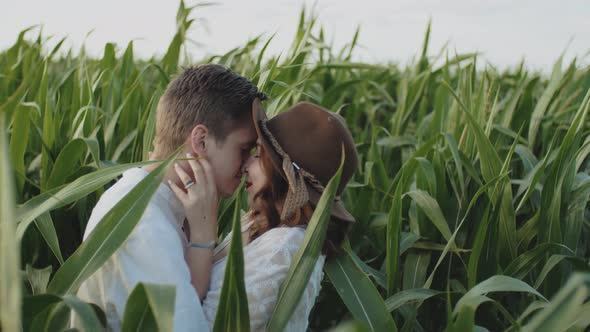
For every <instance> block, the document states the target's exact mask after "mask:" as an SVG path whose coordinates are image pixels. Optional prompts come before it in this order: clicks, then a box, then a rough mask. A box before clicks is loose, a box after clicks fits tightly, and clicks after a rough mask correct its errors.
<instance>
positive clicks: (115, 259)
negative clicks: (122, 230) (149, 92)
mask: <svg viewBox="0 0 590 332" xmlns="http://www.w3.org/2000/svg"><path fill="white" fill-rule="evenodd" d="M265 98H266V96H265V95H264V94H263V93H261V92H260V91H258V89H257V87H256V86H254V85H253V84H252V83H251V82H250V81H248V80H247V79H246V78H244V77H241V76H239V75H238V74H236V73H235V72H233V71H231V70H229V69H227V68H225V67H222V66H219V65H200V66H196V67H191V68H188V69H185V70H184V71H183V72H182V73H181V74H180V75H179V76H178V77H176V78H175V79H174V80H173V81H171V82H170V84H169V86H168V87H167V89H166V91H165V92H164V95H163V96H162V97H161V98H160V102H159V104H158V109H157V123H156V138H155V141H154V151H153V153H152V154H151V158H152V159H164V158H166V157H168V156H169V155H170V154H171V153H173V152H174V151H177V150H178V148H179V147H181V146H182V147H183V148H182V157H186V158H185V159H183V161H178V162H177V163H176V164H174V166H173V167H171V169H169V170H168V171H167V173H166V175H165V177H164V181H163V182H162V184H161V185H160V186H159V188H158V190H157V192H156V194H155V195H154V197H153V198H152V200H151V201H150V203H149V205H148V206H147V208H146V210H145V212H144V214H143V216H142V218H141V220H140V221H139V223H138V225H137V226H136V228H135V229H134V230H133V232H132V233H131V235H130V236H129V238H128V239H127V240H126V242H125V243H124V244H123V245H122V246H121V247H120V248H119V249H118V250H117V251H116V252H115V253H114V254H113V255H112V256H111V257H110V258H109V260H108V261H107V262H106V263H105V264H104V265H103V266H102V267H101V268H100V269H99V270H98V271H96V272H95V273H94V274H93V275H92V276H90V277H89V278H88V279H87V280H86V281H85V282H84V283H83V284H82V286H81V287H80V289H79V291H78V296H79V297H80V298H81V299H82V300H85V301H87V302H92V303H95V304H97V305H98V306H100V307H101V308H102V309H103V310H104V311H105V313H106V316H107V323H108V327H109V329H111V330H114V331H118V330H120V329H121V321H122V317H123V313H124V309H125V304H126V302H127V298H128V297H129V294H130V293H131V291H132V290H133V288H134V287H135V286H136V285H137V283H139V282H145V283H156V284H169V285H174V286H176V300H175V310H174V320H173V324H174V331H209V330H211V328H212V326H213V322H214V320H215V315H216V312H217V307H218V305H219V298H220V295H221V288H222V282H223V275H224V271H225V266H226V263H227V257H226V255H227V250H228V247H229V239H230V237H229V236H227V237H226V238H225V239H224V240H223V241H221V242H220V243H217V242H216V238H217V217H218V216H217V210H218V203H219V200H220V199H221V198H225V197H229V196H230V195H232V194H233V192H234V191H235V190H236V188H237V187H238V186H239V184H240V182H241V179H242V177H246V191H247V194H248V207H249V211H248V213H247V214H245V215H244V217H243V218H242V220H241V226H242V228H241V230H232V231H234V232H235V231H241V234H242V239H243V245H244V276H245V286H246V293H247V297H248V308H249V313H250V324H251V330H252V331H260V330H264V328H265V326H266V324H267V323H268V320H269V319H270V317H271V314H272V313H273V310H274V306H275V305H276V302H277V297H278V294H279V287H280V286H281V284H282V282H283V280H284V279H285V277H286V275H287V272H288V270H289V267H290V264H291V261H292V259H293V257H294V255H295V253H296V252H297V250H298V249H299V247H300V246H301V244H302V241H303V237H304V232H305V228H306V225H307V223H308V222H309V221H310V218H311V215H312V214H313V211H314V208H315V205H316V204H317V202H318V200H319V198H320V196H321V194H322V191H323V189H324V187H325V186H326V185H327V183H328V181H329V180H330V179H331V178H332V176H333V175H334V174H335V173H336V171H337V169H338V166H339V164H340V160H341V153H342V145H344V149H345V157H346V159H345V162H344V168H343V173H342V177H341V183H340V186H339V188H338V190H337V193H336V194H337V195H340V194H341V193H342V191H343V189H344V187H345V186H346V183H347V182H348V180H350V178H351V177H352V175H353V173H354V172H355V170H356V168H357V163H358V160H357V153H356V149H355V146H354V141H353V139H352V137H351V135H350V132H349V130H348V129H347V128H346V124H345V122H344V120H343V119H342V118H341V117H340V116H339V115H337V114H335V113H332V112H329V111H327V110H325V109H323V108H321V107H319V106H317V105H314V104H311V103H299V104H296V105H295V106H293V107H291V108H290V109H288V110H285V111H283V112H281V113H279V115H277V116H275V117H274V118H272V119H267V117H266V114H265V112H264V109H263V107H262V103H261V102H262V101H263V100H264V99H265ZM154 169H155V167H154V166H148V167H144V168H135V169H131V170H128V171H127V172H125V173H124V174H123V176H122V178H121V179H120V180H119V181H118V182H117V183H115V184H114V185H113V186H112V187H111V188H109V189H108V190H107V191H106V192H105V193H104V194H103V195H102V197H101V198H100V200H99V201H98V203H97V205H96V206H95V208H94V210H93V211H92V215H91V217H90V220H89V221H88V225H87V228H86V231H85V234H84V239H86V238H87V237H88V235H89V234H90V233H91V232H92V230H93V229H94V228H95V227H96V226H97V223H98V222H99V221H100V220H101V219H102V217H103V216H104V215H105V214H106V213H107V212H108V211H109V210H110V209H111V208H112V207H113V206H114V205H115V204H116V203H117V202H118V201H119V200H120V199H122V198H123V197H124V196H125V195H126V194H127V193H128V192H129V191H130V190H131V189H132V188H133V187H134V186H135V185H136V184H137V183H139V182H140V181H141V180H142V179H143V178H144V177H146V176H147V175H148V174H149V172H150V171H153V170H154ZM353 222H354V218H353V217H352V216H351V215H350V213H348V212H347V211H346V209H345V207H344V205H343V204H342V202H341V201H340V200H338V199H337V200H335V202H334V205H333V208H332V217H331V220H330V221H329V225H328V233H327V235H326V239H325V241H324V243H323V247H322V255H320V257H319V258H318V261H317V262H316V264H315V267H314V270H313V272H312V274H311V278H310V280H309V282H308V284H307V286H306V289H305V291H304V292H303V295H302V297H301V299H300V301H299V303H298V305H297V307H296V309H295V312H294V313H293V315H292V317H291V319H290V320H289V322H288V324H287V326H286V330H288V331H305V330H306V329H307V325H308V318H309V314H310V312H311V309H312V307H313V305H314V303H315V300H316V297H317V296H318V294H319V291H320V283H321V280H322V278H323V272H322V269H323V265H324V261H325V260H326V259H330V257H331V256H332V255H334V254H335V253H337V252H338V250H339V248H340V246H341V244H342V241H343V240H344V237H345V236H346V234H347V232H348V230H349V229H350V226H351V225H352V223H353ZM73 323H74V325H76V322H75V318H74V322H73Z"/></svg>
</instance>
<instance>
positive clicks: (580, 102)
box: [0, 2, 590, 331]
mask: <svg viewBox="0 0 590 332" xmlns="http://www.w3.org/2000/svg"><path fill="white" fill-rule="evenodd" d="M193 10H195V8H194V7H192V8H189V7H186V6H185V5H184V3H182V2H181V4H180V7H179V10H178V14H177V17H176V24H177V32H176V34H175V36H174V37H173V39H172V42H171V43H170V45H169V47H168V49H167V51H166V53H165V55H164V56H163V57H161V58H151V59H149V60H142V59H138V58H136V57H135V56H134V47H133V42H130V43H129V44H128V45H127V46H126V47H125V48H124V49H121V50H119V49H118V48H117V46H116V45H113V44H106V45H105V47H104V54H103V56H102V57H101V58H98V59H95V58H91V57H89V56H87V55H86V54H85V52H84V50H83V49H82V50H81V51H80V52H78V53H77V54H76V55H74V51H73V50H69V51H67V52H65V51H63V50H61V47H62V45H63V41H62V42H60V43H58V44H57V45H56V46H55V47H54V48H53V49H47V47H46V43H47V41H46V38H45V37H44V36H42V35H41V34H40V33H39V34H38V36H37V37H36V38H33V39H31V38H28V37H30V36H31V35H32V34H33V32H32V31H28V30H25V31H23V32H22V33H21V34H20V35H19V36H18V38H17V40H16V42H15V43H14V45H13V46H12V47H10V48H9V49H6V50H3V51H1V53H0V129H1V134H0V164H1V170H0V206H1V210H0V246H1V255H0V319H1V328H0V330H2V331H20V330H22V331H43V330H48V331H54V330H61V329H64V328H67V323H68V319H69V316H70V312H71V311H73V312H74V314H76V315H79V316H80V317H81V318H82V322H83V324H84V326H85V328H86V329H87V330H100V329H103V328H104V324H105V318H104V312H103V311H102V309H100V308H98V307H97V306H95V305H93V304H89V303H85V302H83V301H81V300H79V299H78V298H77V297H76V296H75V295H74V294H75V292H76V290H77V288H78V286H79V285H80V283H81V282H82V281H83V280H84V279H85V278H86V277H88V276H89V275H90V274H91V273H92V272H94V271H95V270H96V269H98V267H100V266H101V264H102V263H104V262H105V261H106V259H107V258H108V257H109V256H110V255H111V254H112V253H113V252H115V250H116V249H117V248H118V246H119V245H121V244H122V243H123V242H124V241H125V239H126V237H127V236H128V235H129V233H130V232H131V230H132V229H133V227H134V226H135V224H137V222H138V220H139V218H140V217H141V214H142V213H143V209H144V208H145V206H146V204H147V202H148V201H149V200H150V198H151V195H152V194H153V193H154V192H155V190H156V188H157V186H158V184H159V183H160V181H161V179H162V176H163V171H164V170H165V168H166V167H167V166H169V165H170V163H171V162H172V161H173V160H174V159H173V157H170V158H169V159H167V160H164V161H160V167H159V168H158V169H157V170H156V171H154V172H152V173H151V174H150V176H149V177H148V178H146V180H144V181H143V182H142V183H140V185H138V187H137V188H136V190H134V191H132V192H131V193H129V195H128V196H127V197H126V198H125V199H124V200H123V201H121V203H120V204H119V205H117V206H116V207H115V208H114V209H113V210H112V211H111V213H110V214H109V215H107V216H106V217H105V219H104V220H103V224H105V225H107V226H108V227H106V226H105V227H103V228H101V229H100V230H98V229H97V232H94V233H93V235H92V236H91V237H90V238H89V240H88V241H85V243H84V244H82V245H81V239H82V234H83V231H84V229H85V225H86V221H87V220H88V217H89V215H90V212H91V211H92V208H93V207H94V205H95V203H96V202H97V200H98V198H99V197H100V196H101V194H102V193H103V192H104V191H105V189H107V188H108V187H109V185H111V184H112V183H114V181H115V180H116V179H117V177H118V176H119V175H120V174H121V173H122V172H123V171H125V170H127V169H129V168H131V167H137V166H142V165H146V164H148V163H152V162H155V161H145V160H147V152H148V151H150V150H151V149H152V145H151V144H152V140H153V137H154V126H155V108H156V104H157V101H158V99H159V97H160V96H161V94H162V93H163V91H164V89H165V88H166V86H167V84H168V82H169V80H170V79H171V77H173V75H175V74H177V73H178V72H179V71H180V70H181V66H184V65H190V64H195V63H218V64H222V65H224V66H227V67H230V68H232V69H233V70H234V71H236V72H238V73H239V74H241V75H243V76H245V77H247V78H248V79H250V80H251V81H252V82H253V83H255V84H256V85H257V86H258V87H259V88H260V89H261V90H262V91H264V92H266V93H267V94H268V95H269V96H270V99H269V101H267V102H266V103H265V108H266V110H267V113H268V114H269V116H272V115H274V114H277V113H278V112H280V111H281V110H283V109H286V108H287V107H288V106H290V105H293V104H294V103H296V102H298V101H302V100H308V101H312V102H314V103H317V104H319V105H322V106H323V107H326V108H328V109H330V110H332V111H334V112H338V113H339V114H340V115H342V116H343V117H344V118H345V119H346V122H347V124H348V126H349V128H350V129H351V132H352V134H353V137H354V138H355V141H356V143H357V149H358V151H359V157H360V169H359V171H358V172H357V174H355V177H354V179H353V181H352V182H351V183H349V185H348V188H347V190H346V191H345V195H344V196H343V200H344V202H345V203H346V206H347V207H348V208H349V210H350V211H351V212H352V214H353V215H354V216H355V218H356V219H357V222H356V223H355V225H354V228H353V229H352V231H351V232H350V234H349V237H348V239H347V241H346V242H345V246H344V249H345V250H344V254H343V255H341V256H339V257H337V258H335V259H333V260H331V261H329V262H327V263H326V266H325V268H324V272H325V278H324V281H323V282H322V290H321V293H320V296H319V297H318V299H317V303H316V305H315V307H314V309H313V311H312V314H311V317H310V325H309V329H310V330H312V331H323V330H329V329H334V330H337V331H365V330H366V331H398V330H400V331H441V330H446V331H474V330H476V331H486V330H489V331H501V330H503V331H520V330H523V331H584V330H585V329H587V327H588V326H589V325H590V301H589V297H590V265H589V259H590V215H589V212H590V211H589V210H588V206H587V205H588V200H589V198H590V172H589V169H590V168H589V167H590V164H589V159H588V155H589V154H590V135H589V126H588V119H587V113H588V111H589V108H590V68H589V67H587V66H581V65H579V64H577V62H576V61H575V60H574V61H573V62H572V63H569V64H567V63H564V62H563V60H562V58H559V59H557V60H556V62H555V65H554V67H553V70H552V72H551V74H550V75H543V74H541V73H538V72H531V71H529V70H527V69H526V66H525V63H524V62H523V63H520V64H519V65H518V66H516V67H514V68H512V69H508V70H499V69H498V68H495V67H494V66H492V65H486V66H485V68H483V69H481V68H479V66H477V61H478V57H477V54H452V55H451V52H447V50H446V49H443V50H440V51H438V53H437V55H434V56H433V55H430V54H431V53H432V52H429V49H428V46H429V35H430V25H429V26H428V27H426V33H425V38H424V43H423V48H422V49H421V50H419V52H418V54H417V56H416V58H415V60H414V61H413V62H410V63H409V64H408V65H405V66H404V67H400V66H398V65H395V64H369V63H360V62H355V61H353V60H352V59H354V51H355V48H356V47H357V44H358V38H359V33H358V31H357V33H356V34H355V35H354V36H352V38H351V41H350V43H349V44H347V45H346V46H345V47H343V48H342V49H336V48H334V47H332V46H331V45H330V44H329V43H328V42H327V40H326V37H325V34H324V31H323V29H322V27H321V25H319V23H318V21H317V19H316V16H315V15H314V14H313V13H309V12H307V11H305V10H303V11H302V13H301V16H300V20H299V25H298V29H297V32H296V35H295V37H294V39H293V43H292V46H291V48H290V49H289V50H285V51H284V52H283V53H282V54H281V56H276V55H269V54H266V53H265V51H266V49H267V46H268V45H269V44H270V43H272V38H263V37H262V36H261V37H258V38H254V39H252V40H249V41H248V42H247V43H246V44H245V45H243V46H241V47H237V48H235V49H232V50H230V51H229V52H227V53H225V54H221V55H215V56H212V57H210V58H206V59H201V60H199V61H192V62H190V63H187V60H186V59H187V58H186V56H185V55H186V52H184V50H185V48H184V45H185V42H186V39H187V37H186V36H187V31H188V30H189V28H190V27H191V25H192V24H193V23H194V20H193V19H191V12H192V11H193ZM337 182H338V175H336V176H335V178H334V179H333V180H332V184H331V185H330V186H328V188H327V190H326V192H325V193H324V196H325V197H323V200H322V201H321V202H320V204H319V206H318V208H317V209H316V211H315V213H314V217H313V219H312V225H311V226H310V228H308V230H307V233H306V239H308V240H311V241H309V242H306V243H309V245H306V246H304V247H302V248H301V251H300V255H301V256H300V258H301V257H303V256H306V257H314V255H318V252H319V248H318V247H317V245H314V243H316V242H317V241H316V242H314V241H313V239H315V238H317V237H319V236H321V232H322V230H324V229H325V228H324V227H325V225H326V224H325V221H326V220H327V218H326V216H327V213H326V212H327V211H329V208H330V206H329V202H330V201H331V199H330V198H331V197H332V196H333V195H334V189H335V188H336V187H337ZM220 208H221V210H220V213H219V215H220V227H219V234H220V236H222V235H223V234H226V233H227V232H228V231H229V230H230V229H231V227H232V225H238V222H239V217H240V214H241V213H242V212H243V211H244V210H246V209H247V206H246V202H245V199H244V198H243V197H240V195H239V192H238V193H237V194H236V195H235V196H234V197H232V198H231V199H228V200H226V201H224V202H222V204H221V207H220ZM239 241H240V237H239V236H237V237H234V239H233V242H234V243H233V244H232V247H231V250H230V262H229V263H230V264H231V265H230V268H228V269H227V273H236V274H237V276H238V277H239V276H240V271H241V269H242V270H243V261H242V260H241V259H240V256H241V255H242V249H241V245H240V242H239ZM301 262H303V260H301ZM309 269H310V266H307V265H306V264H304V263H301V264H298V265H297V266H294V267H292V269H291V271H290V275H289V278H288V282H287V283H286V284H284V285H283V287H282V291H281V294H280V295H279V301H278V305H277V308H276V310H275V313H274V315H273V318H272V319H271V322H270V324H269V330H274V331H277V330H281V328H282V326H284V323H285V321H286V320H288V318H289V315H290V313H291V312H292V310H293V308H294V305H295V304H296V300H297V299H298V294H297V293H298V292H299V294H300V292H301V290H302V286H301V285H302V284H304V283H305V282H306V279H305V275H306V272H307V271H309ZM242 274H243V272H242ZM242 278H243V276H242ZM225 280H229V279H228V278H227V275H226V279H225ZM238 280H239V278H238ZM238 286H239V285H233V284H232V285H229V284H225V285H224V290H223V295H222V301H221V303H220V306H219V310H220V312H219V313H218V316H217V319H216V321H215V330H216V331H226V330H231V331H243V330H248V327H249V324H248V317H247V314H246V315H245V317H244V315H243V312H241V311H243V310H244V306H243V305H242V304H243V303H244V301H246V299H245V294H244V293H243V291H240V289H242V288H240V287H238ZM173 299H174V289H173V288H171V287H169V286H164V285H149V284H140V285H138V287H137V288H136V289H135V290H134V292H133V293H132V294H131V296H130V298H129V301H128V305H127V307H126V311H125V317H124V324H123V329H124V330H138V329H141V330H144V329H158V330H170V329H171V324H172V318H171V317H172V311H173V304H174V301H173ZM240 312H241V313H240ZM144 313H146V315H147V316H143V318H144V319H140V318H141V317H140V315H141V314H144ZM246 313H247V311H246ZM146 317H147V318H146ZM223 317H229V318H227V319H223ZM232 317H234V318H232Z"/></svg>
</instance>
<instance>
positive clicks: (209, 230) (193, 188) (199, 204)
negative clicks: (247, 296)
mask: <svg viewBox="0 0 590 332" xmlns="http://www.w3.org/2000/svg"><path fill="white" fill-rule="evenodd" d="M187 157H188V158H193V157H194V156H191V155H187ZM188 162H189V165H190V169H191V170H192V173H193V176H192V177H191V176H189V175H188V174H187V173H186V171H185V170H184V169H183V168H182V167H181V166H180V165H178V164H175V166H174V168H175V170H176V173H177V174H178V177H179V178H180V179H181V181H182V182H183V183H184V184H185V188H184V189H182V188H180V187H179V186H178V185H176V184H175V183H173V182H169V184H170V187H171V188H172V190H173V191H174V193H175V194H176V196H177V197H178V199H179V200H180V201H181V202H182V205H183V206H184V209H185V214H186V219H187V222H188V232H187V233H188V234H187V235H188V236H187V238H188V240H189V247H188V248H187V251H186V260H187V263H188V267H189V270H190V274H191V282H192V284H193V287H194V288H195V290H196V291H197V293H198V294H199V298H200V299H201V301H202V300H203V299H204V298H205V296H206V295H207V290H208V289H209V281H210V276H211V265H212V263H213V247H214V243H215V238H216V233H217V208H218V202H219V198H218V195H217V187H216V185H215V181H214V178H213V172H212V169H211V166H210V164H209V162H208V161H207V160H206V159H198V160H195V159H190V160H189V161H188ZM193 178H194V180H193ZM187 183H188V184H190V183H194V184H192V185H189V186H187V185H186V184H187Z"/></svg>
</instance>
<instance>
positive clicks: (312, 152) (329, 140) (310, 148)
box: [267, 102, 358, 195]
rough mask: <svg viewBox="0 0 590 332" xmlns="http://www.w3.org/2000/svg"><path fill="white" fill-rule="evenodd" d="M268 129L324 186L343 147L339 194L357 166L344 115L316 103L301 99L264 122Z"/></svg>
mask: <svg viewBox="0 0 590 332" xmlns="http://www.w3.org/2000/svg"><path fill="white" fill-rule="evenodd" d="M267 127H268V130H269V131H270V132H271V133H272V135H273V136H274V138H275V139H276V140H277V142H278V143H279V144H280V146H281V147H282V149H283V151H285V152H286V153H287V154H288V155H289V156H290V157H291V160H292V161H293V162H294V163H296V164H297V166H299V167H301V168H303V169H304V170H305V171H307V172H308V173H311V174H313V175H314V176H315V177H316V178H317V179H318V180H319V181H320V182H321V184H322V185H324V186H326V185H327V184H328V182H329V181H330V179H331V178H332V177H333V176H334V174H336V171H337V170H338V167H339V166H340V161H341V158H342V147H344V153H345V160H344V166H343V170H342V176H341V180H340V185H339V187H338V190H337V194H338V195H339V194H340V193H341V192H342V191H343V190H344V188H345V186H346V183H347V182H348V181H349V180H350V178H351V177H352V175H353V174H354V172H355V171H356V169H357V167H358V166H357V165H358V156H357V152H356V148H355V145H354V140H353V139H352V135H351V134H350V132H349V130H348V128H347V127H346V124H345V122H344V119H343V118H342V117H341V116H340V115H338V114H336V113H332V112H330V111H328V110H326V109H323V108H321V107H320V106H318V105H315V104H312V103H307V102H301V103H298V104H296V105H295V106H293V107H291V108H290V109H288V110H286V111H284V112H282V113H280V114H278V115H276V116H275V117H274V118H272V119H270V120H268V122H267Z"/></svg>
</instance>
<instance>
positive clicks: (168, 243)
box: [115, 210, 209, 331]
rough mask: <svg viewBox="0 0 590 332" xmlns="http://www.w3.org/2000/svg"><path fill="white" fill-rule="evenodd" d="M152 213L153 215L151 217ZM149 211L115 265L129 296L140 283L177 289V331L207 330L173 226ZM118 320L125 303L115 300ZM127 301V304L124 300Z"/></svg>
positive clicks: (175, 312)
mask: <svg viewBox="0 0 590 332" xmlns="http://www.w3.org/2000/svg"><path fill="white" fill-rule="evenodd" d="M150 212H152V213H153V215H152V216H150V215H149V214H150ZM157 218H158V214H157V213H154V211H153V210H152V211H146V214H145V215H144V220H142V221H141V222H140V224H139V225H137V228H136V229H135V230H134V231H133V233H132V235H131V236H130V237H129V239H128V240H127V241H126V242H125V244H124V246H123V247H122V248H121V250H120V252H119V254H118V255H117V256H116V259H118V260H119V262H118V264H115V266H116V268H117V269H118V270H119V271H117V273H118V274H119V276H120V278H121V281H122V283H123V285H124V288H126V290H127V294H126V295H125V297H128V296H129V294H130V293H131V291H132V290H133V288H134V287H135V286H136V285H137V283H138V282H144V283H155V284H168V285H174V286H176V297H175V310H174V323H173V324H174V331H207V330H208V328H209V327H208V325H207V322H206V320H205V316H204V314H203V308H202V307H201V302H200V300H199V297H198V295H197V292H196V291H195V289H194V288H193V286H192V284H191V278H190V272H189V269H188V266H187V264H186V262H185V260H184V248H183V247H182V243H181V241H180V239H179V237H178V234H177V233H176V231H175V230H174V229H173V227H171V225H168V224H166V223H165V222H162V220H157ZM116 302H117V303H115V304H116V306H117V308H116V309H117V311H118V315H119V317H123V314H124V309H125V308H124V303H123V301H116ZM125 302H126V301H125Z"/></svg>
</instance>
